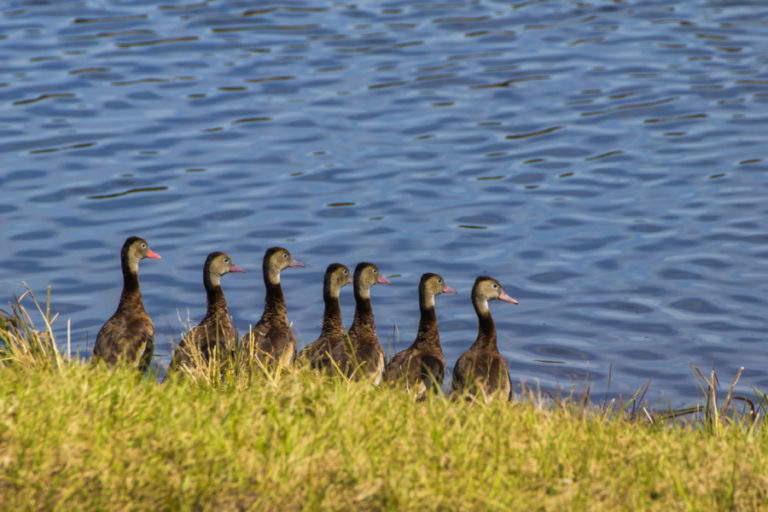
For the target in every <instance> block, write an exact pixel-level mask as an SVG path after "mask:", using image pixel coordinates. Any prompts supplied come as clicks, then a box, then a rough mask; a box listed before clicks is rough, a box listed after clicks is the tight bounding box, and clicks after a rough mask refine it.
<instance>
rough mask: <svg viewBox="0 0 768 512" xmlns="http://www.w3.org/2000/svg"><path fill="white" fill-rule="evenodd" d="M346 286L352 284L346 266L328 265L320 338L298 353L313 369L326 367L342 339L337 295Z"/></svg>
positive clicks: (325, 277)
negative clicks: (332, 352)
mask: <svg viewBox="0 0 768 512" xmlns="http://www.w3.org/2000/svg"><path fill="white" fill-rule="evenodd" d="M348 284H352V274H351V272H350V271H349V269H348V268H347V267H346V265H342V264H341V263H331V264H330V265H328V268H326V269H325V276H324V278H323V303H324V304H325V309H324V311H323V325H322V328H321V329H320V336H319V337H318V338H317V339H316V340H315V341H313V342H312V343H310V344H309V345H307V346H306V347H304V349H303V350H302V351H301V352H300V353H299V360H300V361H307V362H309V363H310V364H311V365H312V367H313V368H321V367H325V366H328V363H330V354H331V351H332V350H333V347H335V346H336V345H338V344H339V343H341V342H342V340H343V339H344V323H343V321H342V318H341V307H340V306H339V294H340V292H341V289H342V288H343V287H344V286H346V285H348Z"/></svg>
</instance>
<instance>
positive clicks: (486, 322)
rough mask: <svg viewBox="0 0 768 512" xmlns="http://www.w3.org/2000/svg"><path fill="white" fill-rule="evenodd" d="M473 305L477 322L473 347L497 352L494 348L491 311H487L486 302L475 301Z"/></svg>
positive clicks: (494, 328) (494, 334) (494, 340)
mask: <svg viewBox="0 0 768 512" xmlns="http://www.w3.org/2000/svg"><path fill="white" fill-rule="evenodd" d="M474 305H475V312H476V313H477V322H478V328H477V339H476V340H475V346H476V347H477V348H493V349H497V350H498V347H497V346H496V324H494V322H493V317H492V316H491V311H490V309H488V301H487V300H475V301H474Z"/></svg>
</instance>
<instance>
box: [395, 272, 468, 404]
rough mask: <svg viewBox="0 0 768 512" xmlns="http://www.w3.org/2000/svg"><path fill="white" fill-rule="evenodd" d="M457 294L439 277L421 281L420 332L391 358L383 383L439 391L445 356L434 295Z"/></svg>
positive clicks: (418, 389)
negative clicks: (405, 347)
mask: <svg viewBox="0 0 768 512" xmlns="http://www.w3.org/2000/svg"><path fill="white" fill-rule="evenodd" d="M441 293H456V290H454V289H453V288H451V287H450V286H448V285H447V284H445V281H444V280H443V278H442V277H441V276H439V275H438V274H432V273H426V274H424V275H422V276H421V281H419V311H420V312H421V319H420V320H419V330H418V333H417V334H416V340H414V342H413V344H412V345H411V346H410V347H408V348H407V349H405V350H403V351H402V352H399V353H397V354H396V355H395V357H393V358H392V360H391V361H390V362H389V364H388V365H387V369H386V370H385V372H384V380H386V381H389V382H398V383H403V384H405V386H406V387H407V388H408V389H409V390H413V391H415V392H416V393H417V394H418V395H421V394H422V393H424V391H426V390H428V389H432V390H439V389H440V386H441V385H442V382H443V376H444V375H445V357H444V356H443V348H442V347H441V346H440V335H439V333H438V329H437V315H436V314H435V296H436V295H440V294H441Z"/></svg>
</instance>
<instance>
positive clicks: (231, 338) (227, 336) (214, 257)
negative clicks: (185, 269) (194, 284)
mask: <svg viewBox="0 0 768 512" xmlns="http://www.w3.org/2000/svg"><path fill="white" fill-rule="evenodd" d="M229 272H245V270H243V269H242V268H240V267H238V266H237V265H235V264H234V263H232V260H231V258H230V257H229V256H228V255H226V254H224V253H223V252H212V253H211V254H209V255H208V257H207V258H206V260H205V264H204V266H203V285H204V286H205V294H206V300H207V304H208V307H207V309H206V312H205V317H203V320H202V321H201V322H200V323H199V324H198V325H197V326H195V327H193V328H192V329H191V330H190V331H189V332H188V333H187V334H186V335H185V336H184V338H183V339H182V340H181V342H180V343H179V345H178V347H176V351H175V352H174V354H173V359H172V360H171V369H178V368H179V367H181V366H182V365H189V364H191V363H192V362H193V361H195V360H196V358H197V357H199V358H200V362H201V363H203V364H205V363H207V362H208V361H209V359H210V357H211V355H212V354H213V353H214V351H215V352H216V354H217V358H219V359H220V360H221V359H223V358H224V357H225V356H226V355H228V354H230V353H232V352H234V350H235V348H236V345H237V332H236V331H235V328H234V327H233V325H232V320H231V318H230V316H229V309H228V308H227V301H226V299H225V298H224V290H223V289H222V288H221V276H222V275H224V274H227V273H229ZM197 354H199V356H198V355H197Z"/></svg>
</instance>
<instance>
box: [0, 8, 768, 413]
mask: <svg viewBox="0 0 768 512" xmlns="http://www.w3.org/2000/svg"><path fill="white" fill-rule="evenodd" d="M677 4H680V5H673V6H670V3H669V2H663V1H640V2H608V1H596V2H591V3H590V2H576V1H566V0H552V1H538V2H526V1H514V2H491V1H485V0H482V1H469V2H465V1H456V2H449V3H432V2H426V3H418V2H406V1H389V2H374V1H371V2H360V3H358V4H354V3H329V2H313V1H311V0H295V1H285V2H245V1H242V2H237V1H217V2H213V1H211V2H206V1H200V2H190V3H187V4H184V3H176V2H166V3H164V4H163V3H161V4H158V3H157V2H154V1H109V2H106V1H100V2H96V1H77V2H74V1H63V0H56V1H50V2H45V1H35V2H32V1H29V2H26V1H10V2H5V3H4V4H3V6H2V8H0V9H1V12H0V69H2V73H0V162H2V167H0V216H1V217H0V219H2V226H3V227H2V232H1V233H2V235H1V238H0V291H2V294H1V295H2V302H3V303H5V302H6V301H7V300H10V299H11V297H12V295H13V294H14V293H16V294H19V293H21V292H22V291H23V290H24V287H23V285H22V281H25V282H26V283H27V284H28V285H29V286H30V287H31V288H32V290H33V291H34V292H35V293H36V294H37V295H38V297H44V295H45V289H46V287H47V286H48V285H50V286H51V289H52V298H53V310H54V311H56V312H58V313H59V314H60V316H59V318H58V319H57V320H56V322H55V324H54V327H55V331H56V334H57V336H58V340H59V342H61V343H63V340H66V331H67V321H68V320H69V321H70V323H71V340H72V343H73V350H77V351H79V352H80V353H81V354H83V355H89V354H90V350H91V349H92V346H93V341H94V339H95V336H96V333H97V332H98V329H99V327H100V326H101V324H102V323H103V322H104V321H105V320H106V319H107V318H108V317H109V316H110V315H111V314H112V312H113V311H114V308H115V306H116V304H117V299H118V296H119V293H120V288H121V284H122V283H121V276H120V267H119V249H120V246H121V244H122V242H123V240H124V239H125V238H126V237H127V236H129V235H134V234H136V235H140V236H143V237H144V238H146V239H147V240H148V241H149V243H150V245H151V246H152V248H153V249H154V250H155V251H156V252H159V253H160V254H161V255H162V256H163V259H162V260H161V261H154V260H146V261H144V262H142V264H141V272H140V275H141V282H142V291H143V294H144V301H145V305H146V307H147V310H148V312H149V313H150V315H151V316H152V317H153V319H154V322H155V326H156V330H157V347H156V352H157V354H156V355H157V358H156V362H157V364H158V365H160V366H161V367H164V366H165V365H167V364H168V361H169V354H170V352H171V350H172V347H173V346H174V345H175V343H176V342H177V341H178V339H179V337H180V335H181V333H182V332H183V330H184V329H185V325H187V324H188V323H190V322H191V323H196V322H197V321H199V320H200V319H201V318H202V316H203V314H204V310H205V295H204V292H203V288H202V264H203V261H204V259H205V256H206V255H207V254H208V253H209V252H211V251H214V250H222V251H226V252H228V253H229V254H230V255H231V256H232V258H233V260H234V261H235V262H236V263H237V264H238V265H240V266H242V267H244V268H246V269H247V270H248V273H247V274H244V275H239V274H238V275H230V276H227V277H225V278H224V280H223V284H224V289H225V293H226V296H227V299H228V302H229V305H230V311H231V313H232V315H233V317H234V321H235V324H236V325H237V326H238V328H239V329H240V330H241V331H244V330H245V329H247V328H248V325H249V324H252V323H254V322H255V321H257V320H258V318H259V315H260V312H261V309H262V307H263V294H264V289H263V284H262V280H261V274H260V265H261V258H262V254H263V252H264V250H265V249H266V248H268V247H270V246H273V245H282V246H285V247H287V248H289V249H290V251H291V252H292V254H293V255H294V256H295V257H296V258H297V259H299V260H301V261H303V262H304V263H306V264H307V267H306V268H305V269H289V270H287V271H285V272H284V274H283V280H282V281H283V287H284V290H285V294H286V298H287V303H288V310H289V318H290V320H292V321H293V322H294V328H295V332H296V334H297V337H298V339H299V344H300V345H302V344H304V343H308V342H310V341H312V340H313V339H314V338H315V337H316V336H317V334H318V333H319V330H320V323H321V312H322V301H321V285H322V274H323V272H324V269H325V267H326V265H327V264H329V263H331V262H334V261H339V262H342V263H345V264H347V265H349V266H350V267H352V266H354V265H355V264H356V263H357V262H358V261H362V260H370V261H374V262H376V263H377V264H378V265H379V266H380V268H381V269H382V272H383V273H384V274H385V275H387V276H389V277H390V278H391V280H392V282H393V285H392V286H391V287H389V288H387V287H384V286H381V287H376V288H374V290H373V301H374V311H375V314H376V320H377V327H378V332H379V337H380V339H381V341H382V343H383V344H384V345H385V347H387V348H391V350H400V349H402V348H404V347H406V346H407V345H409V344H410V342H411V341H412V339H413V337H414V335H415V330H416V326H417V323H418V307H417V300H416V284H417V282H418V279H419V276H420V275H421V273H423V272H438V273H441V274H442V275H443V276H444V277H445V279H446V281H447V282H448V284H449V285H451V286H452V287H454V288H456V289H457V290H458V291H459V294H458V295H456V296H441V297H438V299H437V306H438V318H439V321H440V327H441V337H442V341H443V346H444V350H445V353H446V359H447V360H448V362H449V366H452V364H453V362H454V361H455V360H456V358H457V357H458V355H459V354H460V353H461V352H463V351H464V350H465V349H466V348H467V347H468V346H469V345H470V344H471V343H472V341H473V340H474V336H475V330H476V319H475V315H474V311H473V310H472V307H471V304H470V300H469V291H470V288H471V285H472V282H473V281H474V278H475V277H476V276H477V275H480V274H489V275H492V276H494V277H496V278H497V279H499V280H500V281H501V282H502V284H503V285H504V287H505V290H506V291H507V292H508V293H509V294H510V295H511V296H513V297H515V298H517V299H518V300H519V301H520V305H519V306H517V307H515V306H512V305H510V304H502V303H498V304H492V308H491V310H492V312H493V314H494V315H495V319H496V323H497V327H498V330H499V346H500V349H501V351H502V352H503V354H504V355H505V357H506V358H507V360H508V362H509V365H510V370H511V374H512V377H513V380H514V381H515V382H521V381H524V382H526V383H529V384H534V385H536V384H537V383H538V384H539V385H541V386H542V387H543V388H545V389H549V390H552V389H557V388H561V389H565V390H567V389H569V388H570V387H571V386H573V385H575V386H577V387H578V388H581V387H582V386H583V385H585V384H586V385H588V386H590V387H591V390H592V393H593V395H598V396H602V394H603V393H605V391H606V390H608V392H609V394H610V395H611V396H617V395H619V394H621V395H623V396H625V397H626V396H627V395H631V394H632V393H634V391H635V390H636V389H638V388H639V387H640V386H641V385H643V384H645V383H646V382H647V381H648V380H649V379H651V394H650V395H649V396H651V397H653V398H654V399H655V400H658V401H660V400H662V398H666V399H668V400H669V401H670V402H671V403H673V404H678V403H687V402H690V401H692V400H695V398H696V397H697V396H698V395H699V390H698V387H697V385H696V382H695V380H694V378H693V376H692V374H691V370H690V365H697V366H699V367H701V368H702V369H705V370H706V369H709V368H711V367H712V366H713V365H714V367H715V369H716V370H717V371H718V372H719V374H720V377H721V379H722V380H725V381H729V380H730V378H732V377H733V375H734V374H735V372H736V371H737V369H738V368H739V367H741V366H744V367H745V371H744V376H743V377H742V380H741V381H740V384H739V388H738V391H739V392H749V391H750V386H752V385H754V386H757V387H758V388H760V389H762V390H766V389H768V372H767V370H768V343H766V341H767V340H766V332H768V319H767V318H766V297H767V296H768V223H767V222H766V219H768V199H767V198H768V173H767V172H766V171H767V170H768V165H767V162H766V156H767V153H768V150H766V147H767V146H766V141H767V140H768V5H766V4H765V3H764V2H761V1H759V0H754V1H740V2H720V1H706V0H691V1H685V2H677ZM353 307H354V304H353V300H352V293H351V290H350V289H348V288H347V289H345V290H344V291H343V293H342V308H343V312H344V315H345V321H346V323H347V324H349V322H351V318H352V311H353ZM609 375H610V378H609ZM609 381H610V385H609Z"/></svg>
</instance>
